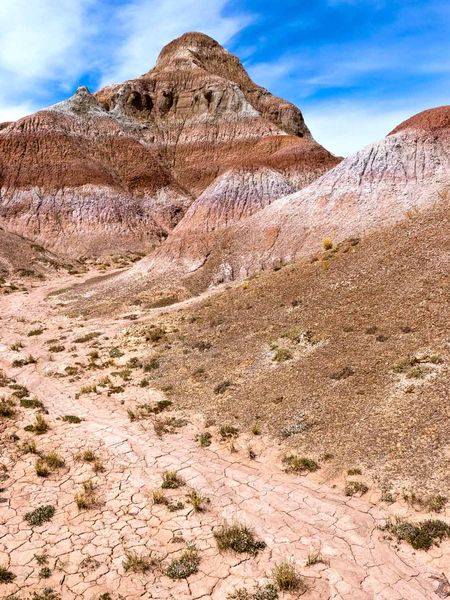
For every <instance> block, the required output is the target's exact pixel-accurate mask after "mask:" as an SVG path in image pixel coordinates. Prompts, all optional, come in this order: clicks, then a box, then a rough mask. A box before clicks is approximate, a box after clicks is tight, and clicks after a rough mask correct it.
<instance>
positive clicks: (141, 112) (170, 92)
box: [0, 33, 339, 256]
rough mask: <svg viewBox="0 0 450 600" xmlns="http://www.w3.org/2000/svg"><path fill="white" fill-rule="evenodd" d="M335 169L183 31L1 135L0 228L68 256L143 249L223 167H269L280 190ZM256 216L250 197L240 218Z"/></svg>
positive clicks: (286, 109)
mask: <svg viewBox="0 0 450 600" xmlns="http://www.w3.org/2000/svg"><path fill="white" fill-rule="evenodd" d="M338 161H339V159H337V158H336V157H334V156H332V155H331V154H330V153H329V152H327V151H326V150H325V149H324V148H322V147H321V146H320V145H319V144H317V143H316V142H315V141H314V140H313V139H312V137H311V134H310V132H309V130H308V128H307V127H306V125H305V123H304V120H303V117H302V114H301V112H300V111H299V110H298V109H297V108H296V107H295V106H293V105H292V104H290V103H289V102H285V101H284V100H281V99H279V98H275V97H274V96H272V95H271V94H269V92H267V91H266V90H264V89H263V88H261V87H259V86H257V85H255V84H254V83H253V82H252V81H251V79H250V78H249V77H248V75H247V73H246V72H245V70H244V68H243V67H242V65H241V63H240V62H239V60H238V59H237V58H236V57H234V56H233V55H231V54H230V53H229V52H227V51H226V50H225V49H224V48H222V47H221V46H220V45H219V44H218V43H217V42H215V41H214V40H212V39H211V38H209V37H208V36H205V35H203V34H198V33H190V34H185V35H184V36H182V37H181V38H179V39H177V40H175V41H174V42H172V43H170V44H169V45H168V46H166V47H165V48H164V49H163V50H162V52H161V54H160V57H159V59H158V62H157V64H156V67H155V68H154V69H153V70H151V71H150V72H149V73H147V74H145V75H143V76H141V77H139V78H138V79H135V80H131V81H127V82H125V83H123V84H118V85H112V86H108V87H106V88H104V89H103V90H101V91H99V92H97V94H95V95H92V94H90V93H89V91H88V90H87V89H86V88H80V89H79V90H78V92H77V93H76V94H75V95H74V96H73V97H72V98H71V99H69V100H67V101H65V102H62V103H60V104H57V105H55V106H52V107H50V108H49V109H46V110H44V111H40V112H38V113H36V114H34V115H31V116H29V117H26V118H24V119H21V120H19V121H17V122H16V123H10V124H8V123H5V124H3V125H2V126H1V127H0V224H1V225H2V226H3V227H5V228H6V229H8V230H10V231H12V232H15V233H18V234H19V235H25V236H27V237H30V238H32V239H34V240H36V241H38V242H39V243H42V244H44V245H45V246H48V247H50V248H52V249H53V250H57V251H59V252H65V253H68V254H72V255H76V256H79V255H80V254H94V255H95V254H104V253H107V254H108V253H112V252H125V251H130V250H131V251H136V250H146V251H148V250H150V249H152V248H154V247H155V246H156V245H158V244H159V243H160V242H161V241H163V240H164V239H165V238H166V237H167V235H168V233H169V232H170V231H171V230H172V229H173V227H174V226H175V225H176V224H177V223H178V222H179V221H180V219H181V218H182V217H183V215H184V213H185V211H186V209H187V208H188V207H189V205H190V204H191V202H192V201H193V199H194V198H196V197H197V196H199V195H200V194H201V193H202V192H203V191H204V190H205V189H206V188H207V187H208V186H209V185H211V184H212V182H213V181H214V180H215V179H216V177H218V176H222V175H223V174H224V173H226V172H228V171H230V170H236V169H237V170H241V169H246V170H247V171H248V173H249V175H248V177H250V178H251V177H252V176H253V175H252V174H253V173H254V170H255V169H257V168H260V169H262V175H261V177H264V173H265V171H264V169H265V168H270V169H272V170H273V171H275V172H276V173H275V178H278V177H281V178H282V179H283V180H286V181H287V183H286V185H287V186H288V187H285V188H284V189H283V190H282V191H283V192H284V193H286V192H288V191H295V190H298V189H300V188H302V187H303V186H305V185H307V184H309V183H310V182H311V181H313V180H314V179H316V178H317V177H319V176H320V175H322V174H323V173H324V172H325V171H326V170H328V169H329V168H331V167H332V166H334V165H335V164H336V163H337V162H338ZM274 192H275V193H278V190H277V189H276V186H275V187H274ZM244 193H245V194H246V195H247V196H248V192H247V191H245V192H244ZM238 196H239V194H235V195H234V198H235V200H236V201H237V202H238V204H237V205H236V207H234V206H233V203H232V202H231V203H230V201H229V197H228V199H227V198H224V203H225V205H226V206H227V210H229V211H230V216H229V217H227V216H225V220H226V221H230V220H235V218H236V215H237V214H238V213H239V212H242V211H241V209H240V202H241V200H238ZM277 197H278V196H276V195H274V196H273V197H272V196H271V197H270V199H269V197H268V196H267V197H266V199H265V200H264V203H263V204H264V205H265V204H267V203H268V202H269V201H273V200H274V199H276V198H277ZM204 202H205V200H204V199H202V201H201V205H204ZM250 205H251V206H252V208H250ZM260 207H261V203H260V202H259V201H258V200H257V199H256V200H255V201H254V202H253V203H248V205H247V208H246V210H244V211H243V212H242V215H247V214H251V213H252V212H254V210H257V209H259V208H260ZM214 210H216V209H214ZM213 212H214V211H213ZM221 213H222V214H223V213H224V211H223V210H221ZM207 227H210V225H207Z"/></svg>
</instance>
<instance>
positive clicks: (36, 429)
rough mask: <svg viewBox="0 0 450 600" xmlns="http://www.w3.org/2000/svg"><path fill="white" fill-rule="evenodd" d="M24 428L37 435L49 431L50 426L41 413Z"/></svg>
mask: <svg viewBox="0 0 450 600" xmlns="http://www.w3.org/2000/svg"><path fill="white" fill-rule="evenodd" d="M24 429H25V431H30V432H32V433H35V434H36V435H42V434H44V433H47V431H48V430H49V429H50V427H49V424H48V423H47V421H46V420H45V419H44V417H43V416H42V415H41V414H37V415H36V419H35V421H34V423H32V424H31V425H27V426H26V427H25V428H24Z"/></svg>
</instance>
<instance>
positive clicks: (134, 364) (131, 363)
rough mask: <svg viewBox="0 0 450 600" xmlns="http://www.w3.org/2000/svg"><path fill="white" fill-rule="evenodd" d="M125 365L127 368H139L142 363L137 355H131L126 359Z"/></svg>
mask: <svg viewBox="0 0 450 600" xmlns="http://www.w3.org/2000/svg"><path fill="white" fill-rule="evenodd" d="M127 367H128V368H129V369H139V368H140V367H142V363H141V361H140V360H139V358H138V357H137V356H133V357H132V358H130V359H129V360H128V361H127Z"/></svg>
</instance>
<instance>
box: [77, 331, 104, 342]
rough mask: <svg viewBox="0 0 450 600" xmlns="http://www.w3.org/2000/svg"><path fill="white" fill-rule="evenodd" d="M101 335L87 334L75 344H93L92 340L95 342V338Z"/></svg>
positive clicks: (98, 332)
mask: <svg viewBox="0 0 450 600" xmlns="http://www.w3.org/2000/svg"><path fill="white" fill-rule="evenodd" d="M100 335H101V332H100V331H92V332H91V333H86V334H85V335H82V336H80V337H77V338H75V339H74V340H73V342H74V344H84V343H86V342H91V341H92V340H95V338H98V337H99V336H100Z"/></svg>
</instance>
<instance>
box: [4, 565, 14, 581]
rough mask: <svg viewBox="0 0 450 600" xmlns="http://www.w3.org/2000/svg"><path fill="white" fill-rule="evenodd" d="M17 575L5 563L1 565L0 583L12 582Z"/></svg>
mask: <svg viewBox="0 0 450 600" xmlns="http://www.w3.org/2000/svg"><path fill="white" fill-rule="evenodd" d="M16 577H17V575H15V574H14V573H13V572H12V571H10V570H9V569H8V568H7V567H5V566H4V565H0V583H11V582H12V581H14V579H15V578H16Z"/></svg>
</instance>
